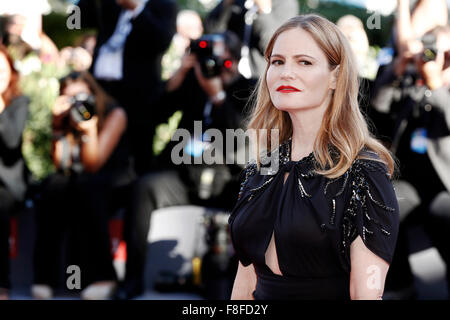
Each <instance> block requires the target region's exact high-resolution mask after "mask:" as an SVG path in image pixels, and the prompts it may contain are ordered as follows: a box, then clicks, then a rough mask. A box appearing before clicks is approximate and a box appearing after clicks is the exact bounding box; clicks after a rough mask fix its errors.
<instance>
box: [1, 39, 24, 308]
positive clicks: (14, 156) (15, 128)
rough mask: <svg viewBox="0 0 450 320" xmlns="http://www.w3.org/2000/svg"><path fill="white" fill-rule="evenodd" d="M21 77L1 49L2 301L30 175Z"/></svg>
mask: <svg viewBox="0 0 450 320" xmlns="http://www.w3.org/2000/svg"><path fill="white" fill-rule="evenodd" d="M18 84H19V75H18V73H17V71H16V70H15V69H14V66H13V61H12V59H11V57H10V56H9V54H8V52H7V51H6V49H5V47H4V46H2V45H0V300H3V299H8V298H9V287H10V279H9V225H10V218H11V215H13V214H15V213H17V211H18V210H20V207H21V205H22V204H23V200H24V198H25V193H26V190H27V180H28V179H27V176H28V174H27V173H28V171H27V167H26V165H25V161H24V159H23V156H22V134H23V130H24V128H25V124H26V121H27V118H28V104H29V101H28V98H26V97H24V96H22V95H21V94H20V91H19V86H18Z"/></svg>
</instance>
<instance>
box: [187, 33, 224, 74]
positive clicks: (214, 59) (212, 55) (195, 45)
mask: <svg viewBox="0 0 450 320" xmlns="http://www.w3.org/2000/svg"><path fill="white" fill-rule="evenodd" d="M189 48H190V52H191V53H195V55H196V56H197V60H198V62H199V63H200V68H201V70H202V74H203V75H204V76H205V78H213V77H217V76H218V75H220V73H221V71H222V67H224V66H225V67H228V66H230V62H228V63H225V62H226V61H225V60H224V59H223V58H221V57H222V55H223V53H224V51H225V39H224V37H223V35H221V34H208V35H204V36H202V37H201V38H199V39H197V40H191V44H190V47H189ZM227 61H228V60H227Z"/></svg>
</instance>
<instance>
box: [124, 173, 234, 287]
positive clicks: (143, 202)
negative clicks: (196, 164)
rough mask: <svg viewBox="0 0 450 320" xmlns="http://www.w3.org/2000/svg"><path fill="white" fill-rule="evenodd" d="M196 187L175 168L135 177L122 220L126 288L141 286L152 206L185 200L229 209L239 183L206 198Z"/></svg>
mask: <svg viewBox="0 0 450 320" xmlns="http://www.w3.org/2000/svg"><path fill="white" fill-rule="evenodd" d="M196 190H197V188H196V187H195V185H193V184H192V182H190V181H188V180H186V179H185V177H184V176H183V175H180V173H179V172H177V171H175V170H173V171H171V170H168V171H161V172H154V173H151V174H148V175H146V176H144V177H141V178H139V179H138V180H137V181H136V183H135V184H134V187H133V190H132V195H131V199H132V201H131V202H130V204H131V205H130V208H129V213H128V214H127V215H126V220H125V240H126V242H127V264H126V275H125V283H124V285H125V288H126V289H127V290H128V291H130V292H138V293H139V292H140V291H142V289H143V282H144V267H145V259H146V252H147V237H148V232H149V229H150V219H151V213H152V212H153V211H154V210H156V209H159V208H164V207H170V206H179V205H188V204H192V205H199V206H208V207H215V208H224V209H231V208H232V206H233V203H234V200H235V199H236V197H237V191H238V184H237V183H236V184H235V183H234V181H232V182H229V183H228V184H227V185H226V186H225V187H224V189H223V191H222V192H221V193H220V194H218V195H216V196H213V197H211V198H210V199H208V200H202V199H199V198H198V196H197V194H196ZM150 263H151V261H150Z"/></svg>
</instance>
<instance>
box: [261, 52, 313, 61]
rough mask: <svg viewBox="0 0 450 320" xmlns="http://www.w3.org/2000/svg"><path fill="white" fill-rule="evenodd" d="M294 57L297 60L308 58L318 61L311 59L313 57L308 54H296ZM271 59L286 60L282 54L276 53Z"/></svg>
mask: <svg viewBox="0 0 450 320" xmlns="http://www.w3.org/2000/svg"><path fill="white" fill-rule="evenodd" d="M293 57H294V58H296V59H297V58H301V57H307V58H310V59H313V60H316V58H314V57H311V56H309V55H307V54H303V53H301V54H296V55H294V56H293ZM270 58H284V56H283V55H282V54H278V53H275V54H272V55H271V56H270Z"/></svg>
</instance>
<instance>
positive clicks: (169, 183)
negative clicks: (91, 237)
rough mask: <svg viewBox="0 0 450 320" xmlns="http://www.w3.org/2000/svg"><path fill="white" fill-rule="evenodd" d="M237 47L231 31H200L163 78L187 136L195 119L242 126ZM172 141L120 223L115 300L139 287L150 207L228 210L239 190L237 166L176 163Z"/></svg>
mask: <svg viewBox="0 0 450 320" xmlns="http://www.w3.org/2000/svg"><path fill="white" fill-rule="evenodd" d="M240 48H241V45H240V41H239V39H238V38H237V36H236V35H234V34H233V33H231V32H226V33H224V34H219V35H207V36H203V37H201V38H200V39H198V40H196V41H194V42H192V43H191V53H186V55H185V56H184V57H183V61H182V65H181V67H180V68H179V69H178V71H177V72H175V74H174V75H173V76H172V78H171V79H169V80H168V82H167V85H166V90H167V97H166V100H165V105H166V106H167V109H168V112H169V113H170V112H172V113H173V111H175V110H179V109H181V110H182V112H183V116H182V119H181V122H180V124H179V126H178V128H179V129H186V130H188V131H189V132H190V133H191V137H192V136H193V135H192V132H193V127H194V121H201V123H202V133H203V132H204V131H205V130H206V129H208V128H217V129H219V130H220V131H221V132H222V133H223V134H224V135H225V129H226V128H230V129H237V128H242V122H243V117H244V114H243V111H244V107H245V105H246V103H247V100H248V98H249V96H250V93H251V90H252V89H253V87H254V85H255V81H254V80H248V79H245V78H244V77H243V76H242V75H240V74H239V72H238V70H237V63H238V61H239V58H240ZM192 52H195V54H194V53H192ZM224 142H225V141H224ZM193 143H194V144H195V143H199V144H202V142H199V141H193ZM175 144H177V143H174V141H172V142H171V143H169V144H168V146H167V147H166V149H165V150H164V151H163V153H162V154H161V156H160V159H159V161H158V163H159V170H160V171H159V172H156V173H152V174H149V175H146V176H144V177H142V178H140V179H139V180H138V181H137V183H136V184H135V186H134V189H133V190H134V191H133V193H132V195H133V198H132V201H131V208H130V213H129V216H130V217H131V220H130V221H129V223H128V225H126V226H125V228H126V230H128V239H126V240H127V250H128V251H127V266H126V276H125V283H124V286H123V288H122V290H121V291H119V294H118V295H117V298H119V299H129V298H132V297H134V296H136V295H138V294H140V293H141V292H142V289H143V288H142V285H143V274H144V264H145V255H146V250H147V235H148V231H149V227H150V216H151V213H152V211H154V210H156V209H158V208H162V207H169V206H176V205H187V204H197V205H200V206H210V207H216V208H224V209H231V207H232V205H233V200H234V199H235V198H234V196H235V195H236V194H237V192H238V189H239V187H238V181H237V176H238V174H239V172H240V171H241V168H240V167H238V166H233V165H225V164H223V165H220V164H212V165H205V164H202V165H190V164H181V165H175V164H174V163H173V162H172V159H171V152H172V148H173V147H174V145H175ZM199 144H197V145H196V146H193V145H190V144H188V145H190V146H192V148H190V150H189V148H185V149H184V150H183V153H189V152H190V153H191V155H192V152H194V153H195V152H196V151H194V150H197V147H198V146H199ZM216 152H217V150H216ZM221 156H223V157H225V155H224V154H222V155H221ZM223 163H225V161H224V162H223ZM208 169H209V170H208ZM211 172H213V173H211ZM207 176H208V177H207ZM205 181H207V183H205ZM150 263H151V262H150ZM230 290H231V288H230Z"/></svg>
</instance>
